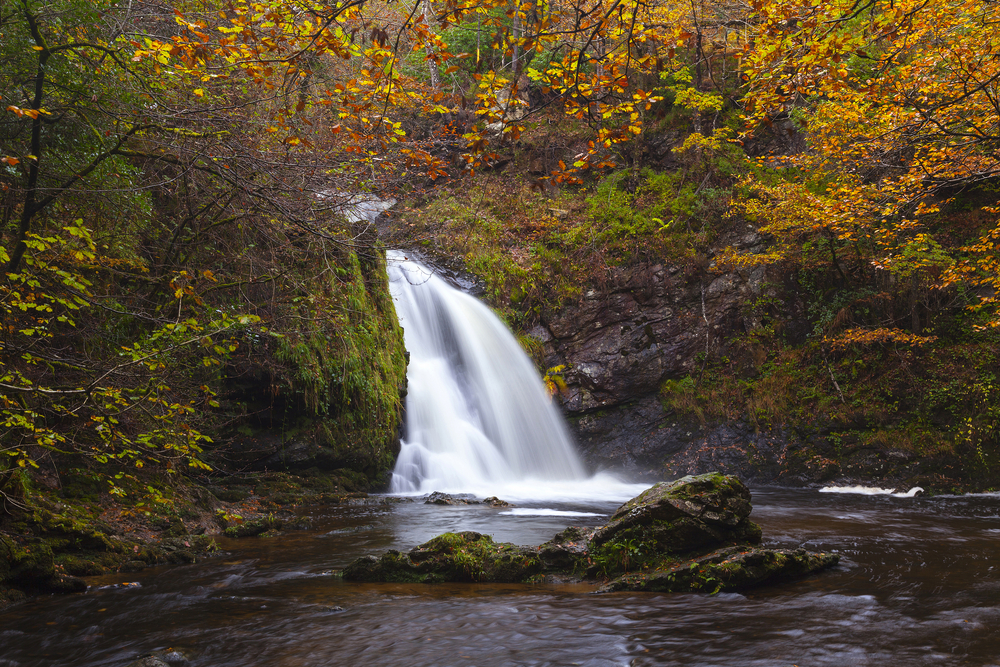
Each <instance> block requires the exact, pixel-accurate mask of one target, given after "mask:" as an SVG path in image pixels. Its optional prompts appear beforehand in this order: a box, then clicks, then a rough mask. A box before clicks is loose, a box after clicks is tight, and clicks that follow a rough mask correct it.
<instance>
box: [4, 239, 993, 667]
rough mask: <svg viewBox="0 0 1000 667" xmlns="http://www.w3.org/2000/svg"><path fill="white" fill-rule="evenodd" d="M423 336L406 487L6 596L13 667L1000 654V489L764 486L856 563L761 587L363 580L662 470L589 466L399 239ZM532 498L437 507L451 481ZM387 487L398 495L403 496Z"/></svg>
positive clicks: (530, 526)
mask: <svg viewBox="0 0 1000 667" xmlns="http://www.w3.org/2000/svg"><path fill="white" fill-rule="evenodd" d="M390 259H392V261H393V263H394V265H393V266H391V267H390V278H391V280H392V282H391V283H390V286H391V288H392V290H393V295H394V298H395V300H396V305H397V311H398V313H399V315H400V321H401V322H402V324H403V326H404V329H405V333H406V344H407V348H408V349H409V350H410V352H411V359H410V370H409V372H408V377H409V385H410V386H409V395H408V398H407V415H408V416H407V433H406V437H405V438H404V440H403V447H402V452H401V454H400V456H399V462H398V464H397V467H396V471H395V474H394V478H393V490H394V491H396V492H398V493H409V494H412V496H413V497H411V498H410V499H409V502H390V501H398V500H399V499H400V498H399V496H394V497H382V498H378V497H375V498H373V499H371V500H372V501H371V502H370V503H369V504H366V505H356V506H349V507H340V506H334V507H331V506H323V507H314V508H303V509H302V510H301V511H302V512H303V513H306V514H309V515H310V516H311V517H312V519H313V521H312V525H313V526H314V528H313V529H312V530H310V531H302V532H295V531H293V532H290V533H287V534H285V535H282V536H280V537H277V538H249V539H243V540H228V539H225V538H219V544H220V547H221V548H222V550H223V552H224V553H223V555H220V556H219V557H216V558H210V559H207V560H203V561H202V562H200V563H196V564H192V565H187V566H173V567H161V568H153V569H150V570H147V571H144V572H141V573H139V574H131V575H115V576H108V577H102V578H92V579H91V580H90V581H89V583H90V589H89V590H88V591H87V592H86V593H85V594H79V595H73V596H69V597H43V598H37V599H34V600H31V601H29V602H28V603H26V604H22V605H19V606H16V607H13V608H11V609H8V610H7V611H5V612H0V667H27V666H29V665H38V666H42V665H44V666H49V665H59V666H67V667H71V666H79V667H84V666H95V667H96V666H98V665H100V666H111V665H126V664H128V663H129V662H131V661H133V660H135V659H136V658H137V657H139V656H141V655H142V654H144V653H148V652H153V651H161V650H166V649H168V648H173V649H177V650H179V651H181V652H183V654H185V655H186V656H187V657H188V659H189V660H190V664H191V665H192V667H202V666H204V667H223V666H230V665H231V666H233V667H236V666H239V667H247V666H256V665H261V666H265V665H266V666H268V667H321V666H323V667H325V666H327V665H366V666H368V665H387V666H388V665H406V666H408V667H417V666H420V665H427V666H432V665H433V666H438V665H475V666H480V665H486V666H494V665H592V666H598V665H601V666H603V665H704V666H709V665H719V666H722V665H725V666H727V667H732V666H735V665H761V666H764V665H767V666H771V665H800V666H802V667H805V666H806V665H836V666H838V667H839V666H846V665H872V666H876V665H877V666H878V667H885V666H893V665H976V666H979V665H1000V662H998V659H997V657H996V656H997V655H998V654H1000V570H998V569H997V567H996V566H997V564H998V563H1000V552H998V551H997V549H996V545H997V541H998V538H1000V497H993V496H978V497H937V498H924V497H916V498H898V497H893V496H889V495H880V496H872V495H860V494H821V493H819V492H817V491H816V490H783V489H756V490H755V491H754V511H753V514H752V516H751V518H752V519H753V520H755V521H757V522H758V523H759V524H761V526H762V527H763V529H764V537H765V543H766V545H768V546H774V547H798V546H804V547H806V548H808V549H811V550H815V551H836V552H839V553H840V554H841V555H842V560H841V563H840V565H839V566H837V567H836V568H834V569H833V570H829V571H826V572H823V573H820V574H819V575H817V576H814V577H811V578H808V579H803V580H801V581H797V582H792V583H788V584H784V585H781V586H776V587H771V588H762V589H758V590H754V591H750V592H747V593H745V594H740V595H737V594H722V595H716V596H707V595H661V594H650V593H642V594H637V593H620V594H602V595H598V594H594V593H593V590H594V587H593V586H591V585H585V584H574V585H485V584H484V585H476V584H464V585H462V584H440V585H402V584H356V583H348V582H345V581H343V580H341V579H340V578H338V577H337V576H335V575H334V574H332V572H333V571H334V570H336V569H337V568H340V567H343V566H344V565H346V564H347V563H349V562H350V561H351V560H353V559H354V558H357V557H358V556H362V555H365V554H369V553H380V552H382V551H384V550H386V549H390V548H392V549H400V550H406V549H409V548H411V547H414V546H416V545H417V544H420V543H422V542H424V541H426V540H428V539H430V538H431V537H434V536H436V535H439V534H441V533H443V532H448V531H460V530H474V531H477V532H481V533H486V534H490V535H492V536H493V537H494V539H496V540H497V541H506V542H514V543H517V544H540V543H542V542H544V541H546V540H548V539H550V538H551V537H552V536H553V535H554V534H555V533H556V532H558V531H559V530H561V529H562V528H564V527H565V526H567V525H580V526H596V525H600V524H603V523H604V522H606V521H607V518H608V517H609V515H610V514H612V513H613V512H614V510H615V509H616V508H617V506H618V505H619V504H620V502H621V501H623V500H626V499H628V498H629V497H631V496H634V495H637V494H638V493H639V492H640V491H641V490H642V489H643V488H644V486H641V485H634V484H628V483H627V482H625V481H621V480H618V479H616V478H614V477H612V476H610V475H606V474H605V475H594V476H588V475H587V474H586V473H585V469H584V466H583V464H582V463H581V462H580V460H579V458H578V456H577V454H576V453H575V450H574V448H573V445H572V442H571V440H570V438H569V435H568V433H567V431H566V429H565V426H564V425H563V424H562V422H561V418H560V417H559V415H558V412H557V411H556V410H555V409H554V407H553V406H552V405H551V404H550V402H549V401H548V399H547V397H546V395H545V391H544V388H543V387H542V385H541V381H540V380H539V378H538V375H537V372H536V371H535V370H534V368H533V366H532V364H531V363H530V362H529V361H528V360H527V359H526V357H524V355H523V353H522V352H521V351H520V348H519V347H518V345H517V343H516V342H515V341H514V339H513V338H512V337H511V335H510V333H509V332H507V331H506V329H505V328H504V327H503V326H502V325H501V324H500V323H499V322H498V321H497V320H496V318H495V317H494V316H493V315H492V314H491V313H490V312H489V310H488V309H487V308H485V307H484V306H482V305H481V304H479V303H478V302H476V301H475V300H474V299H472V298H471V297H469V296H467V295H465V294H461V293H460V292H458V291H456V290H454V289H452V288H451V287H449V286H448V285H446V284H445V282H444V281H442V280H440V279H439V278H438V277H437V276H435V275H433V273H432V272H430V271H429V270H427V269H425V268H424V267H422V266H420V265H417V264H414V263H412V262H410V261H408V260H405V259H404V258H403V256H402V255H401V254H399V253H396V254H393V255H391V256H390ZM434 490H441V491H452V492H454V491H459V492H463V491H464V492H471V493H473V494H476V496H478V497H479V498H482V497H484V496H487V495H498V496H500V497H501V498H503V499H505V500H509V501H514V502H515V503H516V507H514V508H494V507H490V506H487V505H458V506H440V505H434V504H425V503H423V502H422V497H421V494H426V493H428V492H430V491H434ZM383 501H384V502H383Z"/></svg>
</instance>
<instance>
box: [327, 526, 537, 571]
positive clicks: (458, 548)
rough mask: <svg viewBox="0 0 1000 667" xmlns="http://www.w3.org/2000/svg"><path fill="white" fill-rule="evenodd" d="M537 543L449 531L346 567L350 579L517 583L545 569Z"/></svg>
mask: <svg viewBox="0 0 1000 667" xmlns="http://www.w3.org/2000/svg"><path fill="white" fill-rule="evenodd" d="M538 552H539V549H538V548H537V547H519V546H515V545H513V544H507V543H497V542H494V541H493V538H491V537H490V536H489V535H481V534H480V533H475V532H472V531H466V532H462V533H445V534H443V535H438V536H437V537H435V538H434V539H432V540H430V541H428V542H425V543H423V544H421V545H420V546H418V547H415V548H413V549H411V550H410V551H408V552H406V553H402V552H399V551H395V550H393V551H388V552H386V553H385V554H383V555H382V556H380V557H377V558H376V557H375V556H366V557H364V558H359V559H357V560H355V561H354V562H353V563H351V564H350V565H348V566H347V568H346V569H345V570H344V573H343V574H344V579H347V580H348V581H397V582H410V583H433V582H441V581H469V582H472V581H479V582H494V583H514V582H521V581H526V580H528V579H530V578H531V577H533V576H535V575H537V574H539V573H541V572H542V570H543V569H545V565H544V563H543V561H542V559H541V558H540V557H539V553H538Z"/></svg>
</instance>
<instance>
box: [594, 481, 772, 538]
mask: <svg viewBox="0 0 1000 667" xmlns="http://www.w3.org/2000/svg"><path fill="white" fill-rule="evenodd" d="M751 509H752V506H751V505H750V490H749V489H747V487H746V486H745V485H744V484H743V482H741V481H740V480H738V479H736V478H735V477H731V476H728V475H721V474H719V473H709V474H707V475H699V476H697V477H691V476H689V477H682V478H681V479H679V480H677V481H674V482H660V483H658V484H656V485H654V486H653V487H652V488H650V489H647V490H646V491H644V492H643V493H641V494H640V495H638V496H637V497H635V498H633V499H632V500H630V501H628V502H627V503H625V504H624V505H622V506H621V507H620V508H618V511H617V512H615V514H614V515H613V516H612V517H611V521H609V522H608V523H607V524H605V525H604V526H602V527H600V528H598V529H597V531H596V532H595V533H594V536H593V538H592V539H591V542H592V543H593V544H594V545H596V546H600V545H603V544H605V543H607V542H609V541H611V540H615V539H617V540H621V539H625V538H627V537H629V536H638V535H639V534H642V535H645V536H646V537H647V538H652V539H654V540H655V541H656V544H657V547H658V548H659V550H660V551H664V552H666V553H682V552H686V551H692V550H694V549H699V548H701V547H704V546H706V545H709V544H718V543H722V542H731V541H746V542H759V541H760V535H761V532H760V527H759V526H757V525H756V524H755V523H753V522H751V521H750V519H749V518H748V517H749V516H750V511H751Z"/></svg>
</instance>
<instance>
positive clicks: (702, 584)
mask: <svg viewBox="0 0 1000 667" xmlns="http://www.w3.org/2000/svg"><path fill="white" fill-rule="evenodd" d="M839 561H840V556H839V555H837V554H830V553H812V552H808V551H806V550H805V549H795V550H789V549H762V548H759V547H753V548H740V547H727V548H725V549H720V550H718V551H714V552H712V553H710V554H708V555H706V556H702V557H700V558H696V559H692V560H685V561H683V562H680V563H676V564H674V565H673V566H672V567H669V568H664V569H658V570H653V571H646V572H638V573H631V574H626V575H623V576H621V577H619V578H617V579H615V580H613V581H611V582H608V583H607V584H605V585H604V586H602V587H601V588H600V589H599V591H600V592H611V591H623V590H629V591H660V592H665V593H720V592H723V591H738V590H744V589H747V588H752V587H754V586H761V585H765V584H775V583H780V582H782V581H787V580H790V579H795V578H798V577H802V576H805V575H808V574H812V573H815V572H819V571H820V570H824V569H826V568H829V567H833V566H834V565H836V564H837V563H838V562H839Z"/></svg>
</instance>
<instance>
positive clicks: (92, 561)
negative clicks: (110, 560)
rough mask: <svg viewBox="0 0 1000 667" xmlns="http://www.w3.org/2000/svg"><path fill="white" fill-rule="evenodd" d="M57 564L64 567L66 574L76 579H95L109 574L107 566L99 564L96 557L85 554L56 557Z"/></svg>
mask: <svg viewBox="0 0 1000 667" xmlns="http://www.w3.org/2000/svg"><path fill="white" fill-rule="evenodd" d="M56 563H57V564H58V565H61V566H62V568H63V571H64V572H66V574H70V575H73V576H74V577H93V576H97V575H99V574H104V573H105V572H107V569H106V568H105V566H104V565H102V564H101V563H100V562H98V560H97V558H96V557H93V556H88V555H83V554H81V555H72V554H61V555H59V556H57V557H56Z"/></svg>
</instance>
